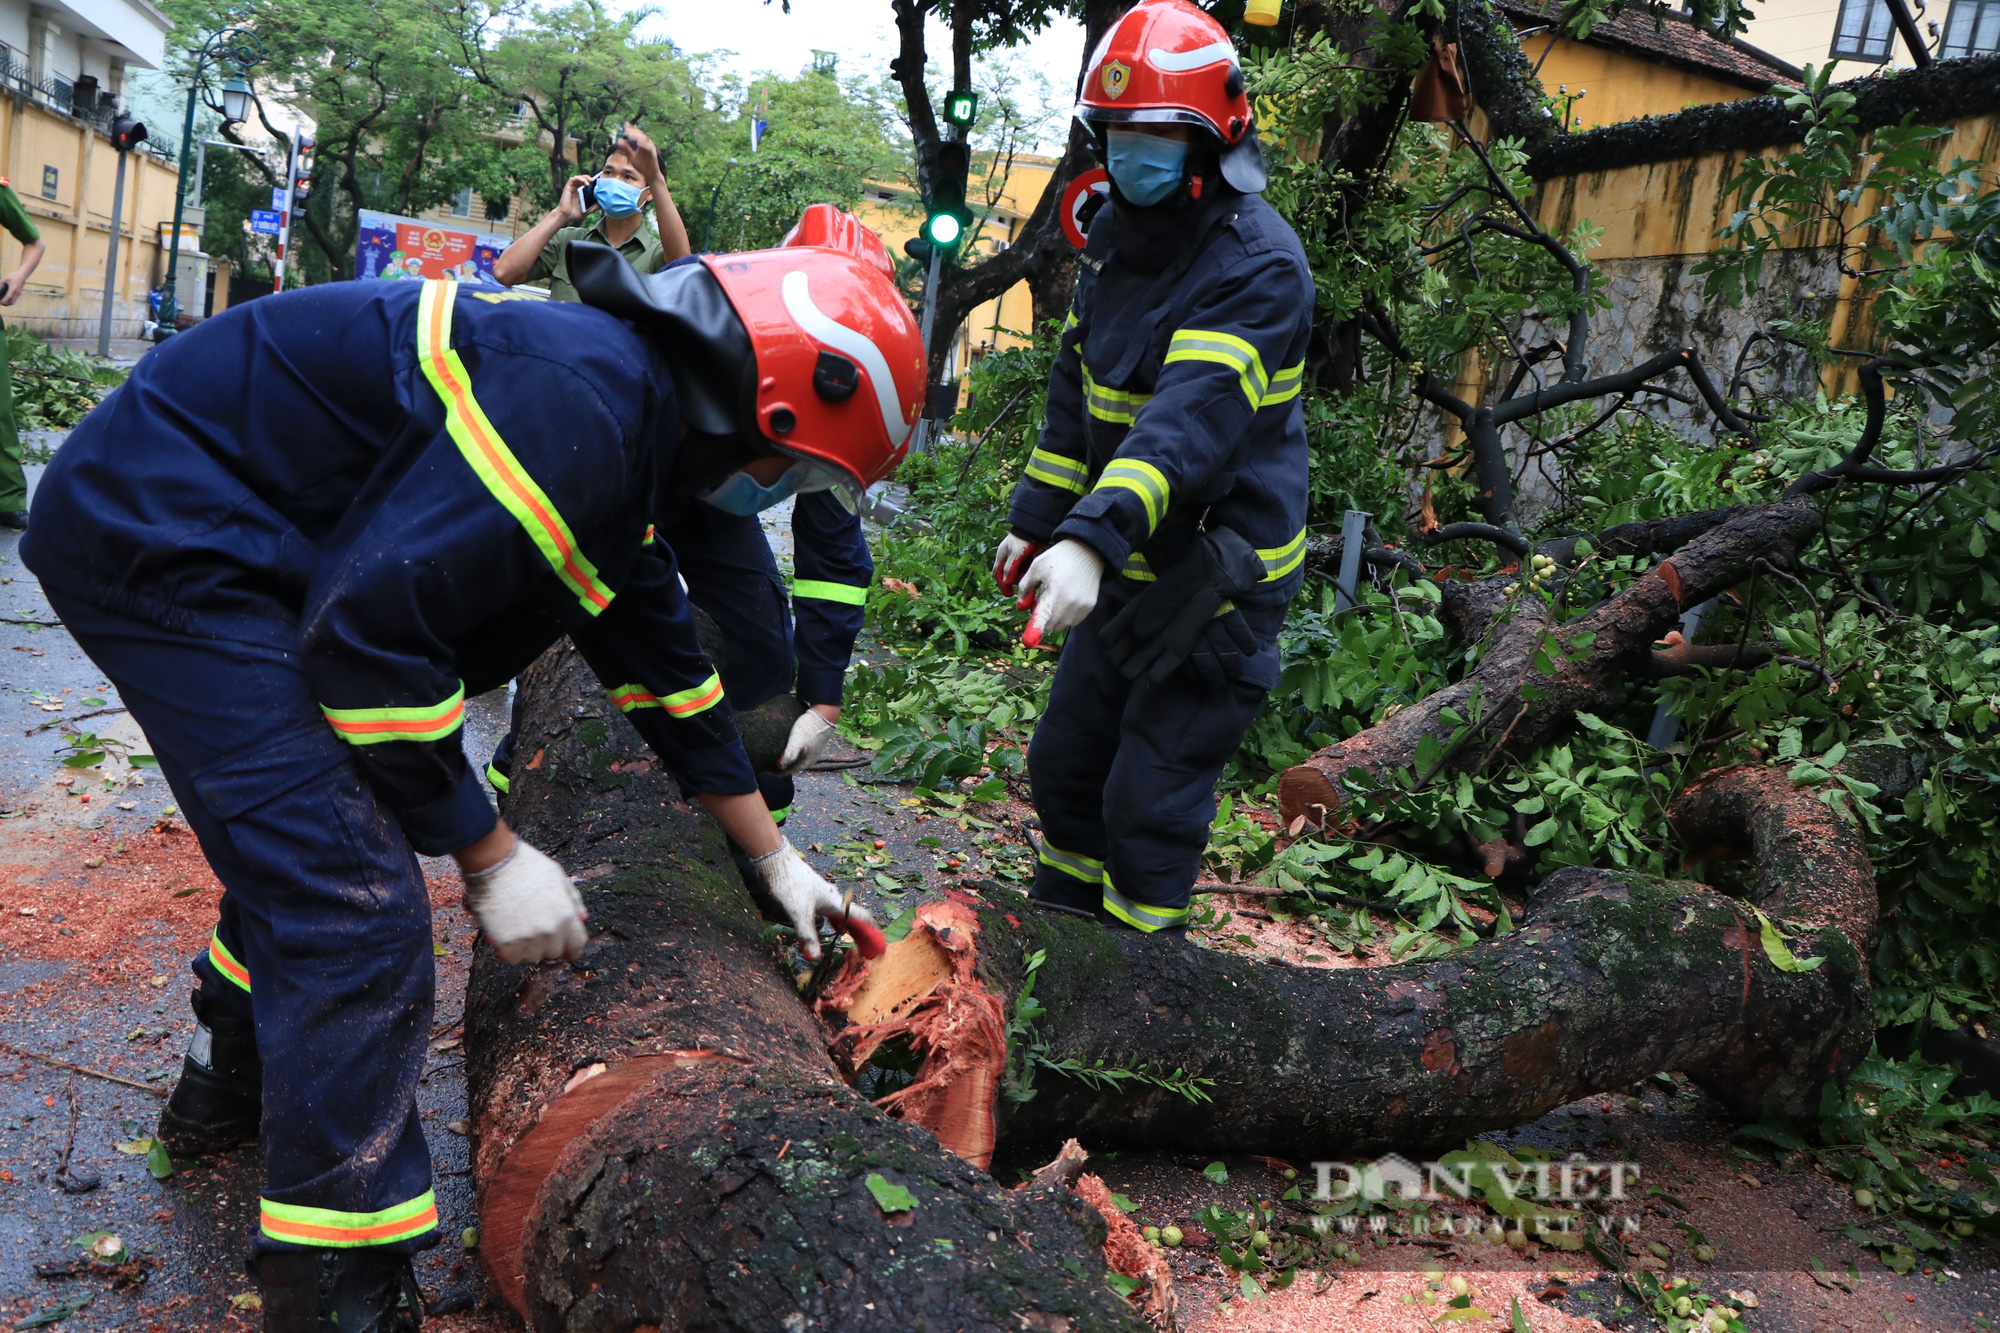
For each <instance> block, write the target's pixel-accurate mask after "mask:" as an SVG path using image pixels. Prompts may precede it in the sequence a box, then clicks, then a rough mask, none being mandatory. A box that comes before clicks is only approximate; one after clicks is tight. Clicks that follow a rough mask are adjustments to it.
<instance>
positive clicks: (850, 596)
mask: <svg viewBox="0 0 2000 1333" xmlns="http://www.w3.org/2000/svg"><path fill="white" fill-rule="evenodd" d="M792 596H794V597H810V598H813V599H814V600H816V601H821V602H841V603H844V604H845V605H848V606H866V605H868V589H866V588H857V587H855V586H854V585H853V584H851V583H827V582H825V581H824V580H821V579H793V580H792Z"/></svg>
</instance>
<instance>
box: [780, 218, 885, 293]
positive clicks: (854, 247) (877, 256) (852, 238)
mask: <svg viewBox="0 0 2000 1333" xmlns="http://www.w3.org/2000/svg"><path fill="white" fill-rule="evenodd" d="M778 245H779V246H780V247H781V248H782V247H786V246H794V245H817V246H820V247H822V248H824V249H827V250H844V251H846V252H847V253H848V254H850V255H853V256H854V257H855V258H856V259H860V260H863V261H865V262H866V263H869V264H872V265H873V266H874V267H876V268H878V269H880V270H881V271H882V273H883V275H884V276H885V277H888V278H891V279H893V278H894V277H895V276H896V265H895V262H894V261H893V260H891V259H890V258H889V247H888V246H886V245H884V244H882V238H881V237H880V236H877V235H876V234H875V233H874V232H872V231H870V230H869V229H868V228H867V227H865V226H863V225H862V223H861V220H860V219H859V218H857V217H855V216H854V214H852V213H848V212H845V211H843V210H842V209H840V208H839V207H837V206H836V205H833V204H814V205H812V207H810V208H808V209H806V211H805V212H804V213H802V214H800V216H799V220H798V221H797V222H795V223H793V224H792V229H791V230H790V231H788V232H786V233H785V239H784V240H782V241H779V242H778Z"/></svg>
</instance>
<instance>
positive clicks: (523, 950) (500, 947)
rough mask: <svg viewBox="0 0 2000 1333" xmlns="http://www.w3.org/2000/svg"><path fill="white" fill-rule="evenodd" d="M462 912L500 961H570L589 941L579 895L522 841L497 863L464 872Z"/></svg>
mask: <svg viewBox="0 0 2000 1333" xmlns="http://www.w3.org/2000/svg"><path fill="white" fill-rule="evenodd" d="M465 910H466V911H468V912H470V913H472V915H473V916H475V917H477V918H478V919H479V928H480V929H481V930H483V931H485V932H486V938H487V939H489V940H492V941H493V951H494V952H495V953H497V954H499V955H500V961H501V962H503V963H546V962H551V961H553V960H554V959H557V958H567V959H569V961H570V962H572V963H574V962H575V961H576V960H577V959H579V958H581V957H583V946H584V945H586V944H588V943H589V942H590V932H589V931H587V930H585V929H584V928H583V923H584V921H585V920H586V919H587V918H588V917H589V916H590V913H588V912H586V911H584V910H583V895H582V894H580V893H578V892H577V891H576V885H575V884H573V883H571V882H570V877H569V875H568V874H567V873H565V872H564V870H563V868H562V867H561V866H559V865H557V864H556V863H555V862H554V861H551V860H550V859H549V858H548V857H546V856H544V855H542V854H541V853H540V852H538V851H536V850H535V849H534V848H533V847H530V846H529V845H528V843H527V841H526V840H525V839H523V838H516V839H514V850H513V851H511V852H509V853H507V855H506V856H504V857H502V858H501V859H500V861H499V862H498V863H497V864H495V865H492V866H488V867H487V868H486V869H484V870H474V871H468V872H467V873H466V875H465Z"/></svg>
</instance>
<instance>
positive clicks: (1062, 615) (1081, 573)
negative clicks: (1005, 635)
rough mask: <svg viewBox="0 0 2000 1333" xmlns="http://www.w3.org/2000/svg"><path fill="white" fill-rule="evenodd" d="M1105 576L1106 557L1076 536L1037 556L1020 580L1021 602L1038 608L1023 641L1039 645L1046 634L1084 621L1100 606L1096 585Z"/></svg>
mask: <svg viewBox="0 0 2000 1333" xmlns="http://www.w3.org/2000/svg"><path fill="white" fill-rule="evenodd" d="M1103 578H1104V557H1103V556H1101V555H1099V554H1098V553H1097V552H1096V551H1095V550H1093V549H1092V548H1091V547H1089V546H1087V545H1085V544H1084V543H1083V542H1080V541H1077V540H1076V539H1075V538H1073V537H1065V538H1063V539H1062V540H1061V541H1059V542H1057V543H1056V544H1055V545H1054V546H1051V547H1050V548H1049V549H1048V550H1046V551H1044V552H1042V553H1041V554H1040V555H1038V556H1036V557H1035V563H1034V564H1032V565H1029V566H1028V574H1027V577H1026V578H1023V579H1022V580H1021V605H1022V606H1032V607H1034V608H1035V614H1034V615H1032V616H1030V617H1029V618H1028V632H1027V633H1025V634H1023V635H1022V636H1021V642H1022V643H1025V644H1027V645H1028V646H1029V647H1030V648H1036V647H1040V646H1041V642H1042V636H1043V635H1045V634H1056V633H1059V632H1060V631H1062V630H1066V629H1069V628H1070V627H1071V626H1073V625H1080V624H1082V623H1083V618H1084V617H1085V616H1087V615H1089V614H1090V612H1091V609H1092V608H1093V607H1095V606H1096V605H1097V585H1098V583H1099V582H1100V581H1102V580H1103Z"/></svg>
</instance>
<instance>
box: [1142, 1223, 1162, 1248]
mask: <svg viewBox="0 0 2000 1333" xmlns="http://www.w3.org/2000/svg"><path fill="white" fill-rule="evenodd" d="M1139 1234H1140V1235H1142V1236H1144V1237H1145V1238H1146V1239H1147V1240H1149V1241H1152V1242H1154V1243H1155V1244H1157V1243H1158V1242H1159V1239H1160V1229H1159V1228H1158V1227H1141V1228H1140V1230H1139Z"/></svg>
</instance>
